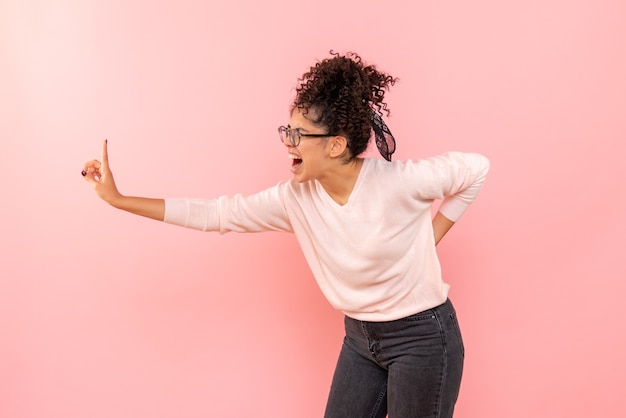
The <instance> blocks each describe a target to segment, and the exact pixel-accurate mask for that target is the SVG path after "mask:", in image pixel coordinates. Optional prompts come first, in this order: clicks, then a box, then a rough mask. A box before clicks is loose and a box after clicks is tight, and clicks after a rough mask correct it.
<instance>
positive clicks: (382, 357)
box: [324, 300, 465, 418]
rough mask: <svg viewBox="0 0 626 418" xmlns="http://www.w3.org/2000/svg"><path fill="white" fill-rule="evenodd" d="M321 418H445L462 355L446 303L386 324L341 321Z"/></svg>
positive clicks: (449, 414) (455, 324) (449, 305)
mask: <svg viewBox="0 0 626 418" xmlns="http://www.w3.org/2000/svg"><path fill="white" fill-rule="evenodd" d="M345 327H346V336H345V338H344V342H343V346H342V348H341V353H340V355H339V360H338V362H337V368H336V370H335V375H334V377H333V382H332V386H331V390H330V395H329V398H328V404H327V405H326V413H325V414H324V417H325V418H384V417H385V416H386V415H387V414H389V418H431V417H432V418H451V417H452V414H453V412H454V404H455V403H456V400H457V397H458V394H459V387H460V385H461V375H462V372H463V359H464V356H465V352H464V348H463V340H462V338H461V332H460V330H459V324H458V322H457V318H456V312H455V310H454V307H453V306H452V303H451V302H450V300H447V301H446V303H444V304H443V305H441V306H438V307H436V308H433V309H429V310H427V311H424V312H420V313H417V314H414V315H411V316H408V317H406V318H402V319H398V320H396V321H389V322H364V321H357V320H355V319H352V318H348V317H346V318H345Z"/></svg>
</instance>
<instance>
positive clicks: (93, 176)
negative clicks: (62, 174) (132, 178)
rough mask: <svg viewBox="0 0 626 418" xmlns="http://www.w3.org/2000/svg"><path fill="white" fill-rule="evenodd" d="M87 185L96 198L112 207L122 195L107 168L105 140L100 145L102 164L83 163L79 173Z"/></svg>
mask: <svg viewBox="0 0 626 418" xmlns="http://www.w3.org/2000/svg"><path fill="white" fill-rule="evenodd" d="M81 174H82V175H83V177H85V180H87V183H89V184H91V185H92V187H93V188H94V190H95V191H96V193H97V194H98V196H100V198H101V199H102V200H104V201H105V202H107V203H109V204H110V205H113V206H115V205H114V203H115V201H116V200H119V199H120V198H121V197H122V195H121V194H120V192H119V191H118V190H117V186H115V180H113V173H111V169H110V168H109V154H108V152H107V140H104V142H103V143H102V162H100V161H98V160H91V161H87V162H86V163H85V166H84V167H83V171H82V173H81Z"/></svg>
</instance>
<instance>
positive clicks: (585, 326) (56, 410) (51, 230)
mask: <svg viewBox="0 0 626 418" xmlns="http://www.w3.org/2000/svg"><path fill="white" fill-rule="evenodd" d="M625 5H626V3H624V2H623V1H621V0H613V1H610V0H594V1H582V0H574V1H572V0H568V1H565V0H526V1H516V2H510V1H509V2H507V1H499V0H476V1H471V2H470V1H439V2H435V1H429V2H427V1H422V2H416V1H409V0H407V1H403V2H401V1H386V2H382V1H376V2H373V1H364V0H359V1H356V0H355V1H334V0H333V1H331V0H320V1H318V2H314V3H311V2H307V3H305V2H296V1H293V0H292V1H287V0H269V1H265V2H258V1H252V0H247V1H239V2H237V1H233V2H215V1H214V2H200V1H188V0H180V1H170V2H166V1H158V2H154V1H145V0H144V1H132V2H127V1H95V0H90V1H89V0H88V1H81V0H74V1H71V0H56V1H52V0H49V1H43V0H41V1H37V0H30V1H23V0H2V1H1V2H0V53H1V54H0V74H1V77H0V115H1V117H0V138H1V148H0V181H1V186H2V205H1V208H0V211H1V213H0V215H1V216H0V227H1V230H0V231H1V235H0V237H1V238H0V245H1V250H2V251H1V254H2V255H1V257H2V258H1V260H0V416H2V417H12V418H41V417H46V418H56V417H64V418H82V417H92V418H98V417H103V418H104V417H117V418H127V417H128V418H131V417H132V418H137V417H140V418H143V417H146V418H148V417H149V418H155V417H156V418H158V417H184V418H187V417H207V416H211V417H213V416H220V417H235V418H240V417H299V418H309V417H311V418H313V417H320V416H321V415H322V411H323V408H324V403H325V397H326V392H327V387H328V384H329V381H330V377H331V374H332V371H333V367H334V362H335V358H336V354H337V350H338V348H339V345H340V342H341V341H340V340H341V335H342V334H341V332H342V330H341V315H340V314H339V313H337V312H334V311H333V310H332V309H331V308H330V307H329V306H328V305H327V303H326V302H325V300H324V299H323V298H322V297H321V295H320V292H319V291H318V289H317V288H316V285H315V284H314V282H313V279H312V277H311V275H310V273H309V271H308V269H307V267H306V266H305V263H304V261H303V257H302V256H301V254H300V251H299V249H298V248H297V246H296V242H295V240H294V239H293V237H292V236H289V235H282V234H275V233H268V234H259V235H248V236H243V235H235V234H232V235H226V236H219V235H217V234H202V233H199V232H194V231H190V230H184V229H182V228H176V227H173V226H169V225H160V224H158V223H155V222H153V221H149V220H144V219H139V218H135V217H133V216H131V215H128V214H125V213H121V212H117V211H115V210H113V209H111V208H109V207H107V206H106V205H105V204H103V203H102V202H100V201H98V199H97V198H96V196H95V194H93V193H92V191H91V190H90V189H89V187H88V186H87V184H85V183H84V182H83V179H82V178H81V176H80V174H79V173H80V170H81V167H82V164H83V162H84V161H85V160H87V159H91V158H94V157H98V156H99V150H100V143H101V140H102V139H103V138H108V139H109V144H110V146H109V149H110V155H111V165H112V168H113V169H114V173H115V175H116V178H117V181H118V185H119V187H120V188H121V189H122V191H123V192H126V193H129V194H143V195H149V196H172V197H174V196H206V197H212V196H217V195H219V194H223V193H234V192H243V193H249V192H253V191H256V190H259V189H261V188H264V187H266V186H269V185H272V184H274V183H275V182H276V181H278V180H279V179H281V178H285V177H287V176H289V170H288V165H289V161H288V160H287V159H286V157H285V153H284V151H283V150H282V148H281V146H280V144H279V143H278V141H277V139H276V134H275V129H276V126H278V125H279V124H283V123H285V121H286V120H287V118H288V113H287V109H288V104H289V102H290V100H291V98H292V94H293V90H292V87H293V86H294V84H295V82H296V78H297V77H298V76H299V75H301V74H302V72H303V71H304V70H306V69H307V68H308V66H309V65H310V64H311V63H312V62H313V61H314V60H315V59H316V58H323V57H325V56H326V55H327V51H328V50H329V49H331V48H334V49H336V50H339V51H347V50H354V51H357V52H359V53H360V54H361V55H363V56H364V57H365V58H366V59H367V60H369V61H371V62H373V63H377V64H378V66H379V67H380V68H381V69H384V70H386V71H389V72H391V73H392V74H394V75H396V76H398V77H400V82H399V83H398V84H397V85H396V86H395V87H394V88H393V90H392V92H391V93H390V94H389V97H388V102H389V105H390V108H391V109H392V117H391V118H390V119H389V125H390V127H391V129H392V130H393V132H394V134H395V135H396V137H397V138H398V140H399V151H398V153H397V154H396V155H397V157H398V158H419V157H424V156H429V155H432V154H435V153H439V152H443V151H446V150H452V149H456V150H467V151H479V152H482V153H484V154H486V155H488V156H489V157H490V158H491V161H492V171H491V176H490V178H489V179H488V183H487V184H486V186H485V188H484V189H483V194H482V195H481V196H480V198H479V199H478V201H477V202H476V204H475V205H474V206H473V207H472V208H471V209H470V211H469V212H468V213H467V214H466V216H465V218H464V219H463V220H462V221H461V222H460V223H459V224H458V225H457V226H456V227H455V228H454V229H453V231H452V232H451V233H450V235H449V236H448V237H446V239H445V240H444V242H443V243H442V244H441V247H440V254H441V258H442V260H443V263H444V272H445V275H446V277H447V280H448V281H449V282H450V283H451V284H452V286H453V288H452V298H453V299H454V301H455V304H456V306H457V310H458V311H459V313H460V315H461V321H462V325H463V327H464V331H465V340H466V341H465V342H466V346H467V363H466V364H467V365H466V372H465V379H464V383H463V388H462V393H461V398H460V400H459V404H458V413H457V416H458V417H461V418H502V417H506V418H522V417H523V418H528V417H533V418H543V417H545V418H559V417H567V418H572V417H623V416H624V415H626V406H625V405H624V402H623V395H624V383H623V379H624V375H625V374H626V362H625V360H624V350H625V347H624V345H625V344H624V342H625V338H626V337H625V335H624V324H623V322H624V318H625V316H626V308H625V303H624V301H623V299H624V298H623V294H624V293H625V292H626V280H625V279H626V269H625V268H624V265H625V263H624V255H623V254H624V243H623V239H624V235H625V234H626V225H625V223H624V221H623V213H624V211H625V210H626V199H625V197H624V189H625V184H624V176H625V174H626V168H625V167H626V165H625V164H624V162H623V161H622V160H623V155H624V153H625V152H626V145H624V139H625V138H626V117H625V115H626V77H625V76H624V75H625V74H626V55H625V54H624V51H625V50H626V29H625V26H624V19H625V18H626V6H625Z"/></svg>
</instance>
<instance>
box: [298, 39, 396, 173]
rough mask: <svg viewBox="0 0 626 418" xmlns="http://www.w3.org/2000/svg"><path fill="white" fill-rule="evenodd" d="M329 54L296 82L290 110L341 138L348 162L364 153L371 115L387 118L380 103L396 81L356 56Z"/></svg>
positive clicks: (370, 125) (370, 130)
mask: <svg viewBox="0 0 626 418" xmlns="http://www.w3.org/2000/svg"><path fill="white" fill-rule="evenodd" d="M330 54H331V55H332V57H331V58H326V59H324V60H322V61H320V62H318V63H317V64H315V65H314V66H312V67H311V68H310V69H309V71H308V72H306V73H305V74H304V75H303V76H302V78H300V79H299V80H298V81H299V85H298V87H296V98H295V100H294V103H293V109H295V108H298V109H300V110H301V111H302V112H303V114H305V115H307V118H309V119H310V120H311V121H312V122H313V123H315V124H318V125H321V126H324V127H326V128H328V130H329V132H332V133H334V134H339V135H343V136H345V137H346V139H347V141H348V149H349V150H350V155H348V156H347V160H348V161H351V160H353V159H354V158H356V157H357V156H358V155H360V154H362V153H363V152H365V150H366V149H367V145H368V143H369V140H370V137H371V136H372V120H373V118H374V114H375V113H377V114H378V115H381V116H382V112H386V114H387V115H389V113H390V112H389V109H387V104H386V103H385V102H384V101H383V99H384V96H385V90H389V87H390V86H392V85H393V84H394V83H395V82H396V81H397V79H396V78H394V77H392V76H390V75H389V74H385V73H383V72H380V71H378V70H377V69H376V67H375V66H373V65H366V64H365V63H364V62H363V60H362V59H361V57H360V56H359V55H357V54H356V53H352V52H349V53H347V54H346V55H341V54H339V53H335V52H333V51H332V50H331V51H330Z"/></svg>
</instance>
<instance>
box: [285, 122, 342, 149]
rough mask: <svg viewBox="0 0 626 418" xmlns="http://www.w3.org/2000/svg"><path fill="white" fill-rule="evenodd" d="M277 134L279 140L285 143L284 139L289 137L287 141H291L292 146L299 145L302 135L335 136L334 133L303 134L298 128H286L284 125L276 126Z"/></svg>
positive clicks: (315, 136)
mask: <svg viewBox="0 0 626 418" xmlns="http://www.w3.org/2000/svg"><path fill="white" fill-rule="evenodd" d="M278 135H279V136H280V142H282V143H283V144H284V143H285V140H286V139H287V138H289V142H291V145H293V146H294V147H297V146H298V145H300V140H301V139H302V137H303V136H309V137H312V138H323V137H325V136H336V135H335V134H331V133H328V134H303V133H302V132H300V129H299V128H296V129H291V128H287V127H285V126H279V127H278Z"/></svg>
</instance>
